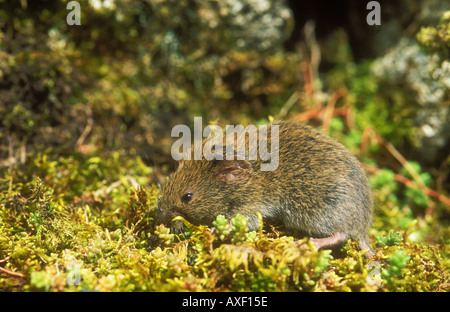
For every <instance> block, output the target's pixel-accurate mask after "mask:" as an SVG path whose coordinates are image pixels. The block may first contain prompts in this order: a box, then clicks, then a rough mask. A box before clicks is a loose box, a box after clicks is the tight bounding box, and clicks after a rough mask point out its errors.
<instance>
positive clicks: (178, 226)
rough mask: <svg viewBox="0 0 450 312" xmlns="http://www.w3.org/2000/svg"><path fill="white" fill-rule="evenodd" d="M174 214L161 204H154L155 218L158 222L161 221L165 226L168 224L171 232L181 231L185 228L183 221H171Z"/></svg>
mask: <svg viewBox="0 0 450 312" xmlns="http://www.w3.org/2000/svg"><path fill="white" fill-rule="evenodd" d="M175 217H176V215H175V214H173V213H171V212H170V209H167V208H165V207H164V206H162V205H158V206H156V219H157V220H158V222H159V223H162V224H164V225H166V226H170V230H171V232H172V233H173V234H180V233H183V232H184V230H185V225H184V222H182V221H175V222H173V221H172V220H173V218H175Z"/></svg>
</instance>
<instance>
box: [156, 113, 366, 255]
mask: <svg viewBox="0 0 450 312" xmlns="http://www.w3.org/2000/svg"><path fill="white" fill-rule="evenodd" d="M272 124H276V125H278V129H279V141H278V142H279V145H278V146H279V163H278V168H277V169H276V170H274V171H262V170H260V169H261V168H260V167H261V163H262V161H261V159H260V157H259V155H258V158H257V159H256V160H237V159H233V160H211V161H208V160H206V159H204V158H203V159H202V160H181V161H180V164H179V167H178V169H177V171H176V172H175V173H174V174H173V175H172V176H171V177H170V179H169V181H168V183H167V185H166V186H165V187H164V188H163V190H162V194H161V198H160V203H159V205H158V208H157V217H158V218H159V221H160V222H161V223H164V224H167V225H169V224H171V221H172V219H173V218H175V217H176V216H182V217H183V218H185V219H186V220H187V221H189V222H191V223H193V224H197V225H199V224H202V225H212V222H213V221H214V220H215V219H216V217H217V216H218V215H224V216H225V217H226V218H228V219H230V218H232V217H234V216H236V214H242V215H244V216H246V217H248V218H249V222H248V227H249V229H250V230H256V229H257V228H258V218H257V215H256V214H255V213H256V212H260V213H261V215H262V216H263V218H264V220H265V222H269V223H270V222H273V221H275V222H281V223H282V224H283V225H284V226H285V227H286V228H287V229H288V230H291V231H293V232H295V233H297V235H296V236H299V237H300V235H303V236H304V235H307V236H309V237H311V239H312V240H313V242H314V243H315V245H316V246H317V248H322V247H333V246H336V245H339V244H342V243H343V242H345V241H346V240H347V239H351V240H359V247H360V248H361V249H368V250H369V251H368V252H367V253H366V255H368V256H371V255H373V250H372V249H371V248H370V245H369V235H368V230H369V226H370V224H371V221H372V209H373V208H372V207H373V199H372V193H371V189H370V185H369V182H368V180H367V177H366V175H365V171H364V170H363V168H362V167H361V164H360V163H359V161H358V160H357V159H356V157H355V156H353V155H352V154H351V153H350V152H349V151H348V150H347V149H346V148H345V147H344V146H343V145H342V144H340V143H338V142H337V141H336V140H334V139H332V138H329V137H327V136H325V135H323V134H321V133H320V132H319V131H317V130H314V129H313V128H311V127H309V126H306V125H303V124H301V123H298V122H294V121H280V122H273V123H272ZM270 129H271V128H270V124H269V125H268V131H267V136H266V139H267V141H268V143H267V144H268V146H271V142H270V140H271V131H270ZM206 140H208V139H206ZM251 140H257V138H256V137H253V138H252V137H249V138H248V140H247V143H248V142H249V141H251ZM258 142H259V141H258ZM246 153H248V144H247V145H246ZM236 158H237V157H236ZM172 229H173V231H174V232H180V231H182V230H183V229H184V224H183V223H182V222H181V221H175V222H174V223H173V224H172Z"/></svg>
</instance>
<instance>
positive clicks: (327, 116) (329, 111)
mask: <svg viewBox="0 0 450 312" xmlns="http://www.w3.org/2000/svg"><path fill="white" fill-rule="evenodd" d="M346 94H347V91H346V90H345V89H339V90H337V91H335V92H333V94H332V95H331V97H330V99H329V100H328V103H327V106H325V110H324V113H323V122H322V127H323V130H324V132H325V133H328V132H329V131H330V125H331V118H332V117H333V114H334V111H335V107H336V102H337V101H338V100H339V98H341V97H344V96H345V95H346Z"/></svg>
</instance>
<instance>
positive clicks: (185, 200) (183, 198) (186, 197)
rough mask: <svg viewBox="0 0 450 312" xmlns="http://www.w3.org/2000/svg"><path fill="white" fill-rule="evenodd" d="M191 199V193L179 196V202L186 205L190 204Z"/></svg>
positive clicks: (192, 195) (192, 196)
mask: <svg viewBox="0 0 450 312" xmlns="http://www.w3.org/2000/svg"><path fill="white" fill-rule="evenodd" d="M193 198H194V194H193V193H191V192H187V193H184V194H183V195H182V196H181V201H182V202H183V203H185V204H187V203H188V202H190V201H191V200H192V199H193Z"/></svg>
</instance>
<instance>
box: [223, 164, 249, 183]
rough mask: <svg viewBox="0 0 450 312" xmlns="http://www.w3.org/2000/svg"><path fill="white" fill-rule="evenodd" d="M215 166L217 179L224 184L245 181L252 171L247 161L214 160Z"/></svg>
mask: <svg viewBox="0 0 450 312" xmlns="http://www.w3.org/2000/svg"><path fill="white" fill-rule="evenodd" d="M215 165H216V167H217V168H218V174H217V175H218V177H219V179H220V180H222V181H226V182H232V181H235V180H242V179H246V178H247V177H248V175H249V174H250V172H251V170H252V166H251V164H250V163H249V162H248V161H247V160H216V161H215Z"/></svg>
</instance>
